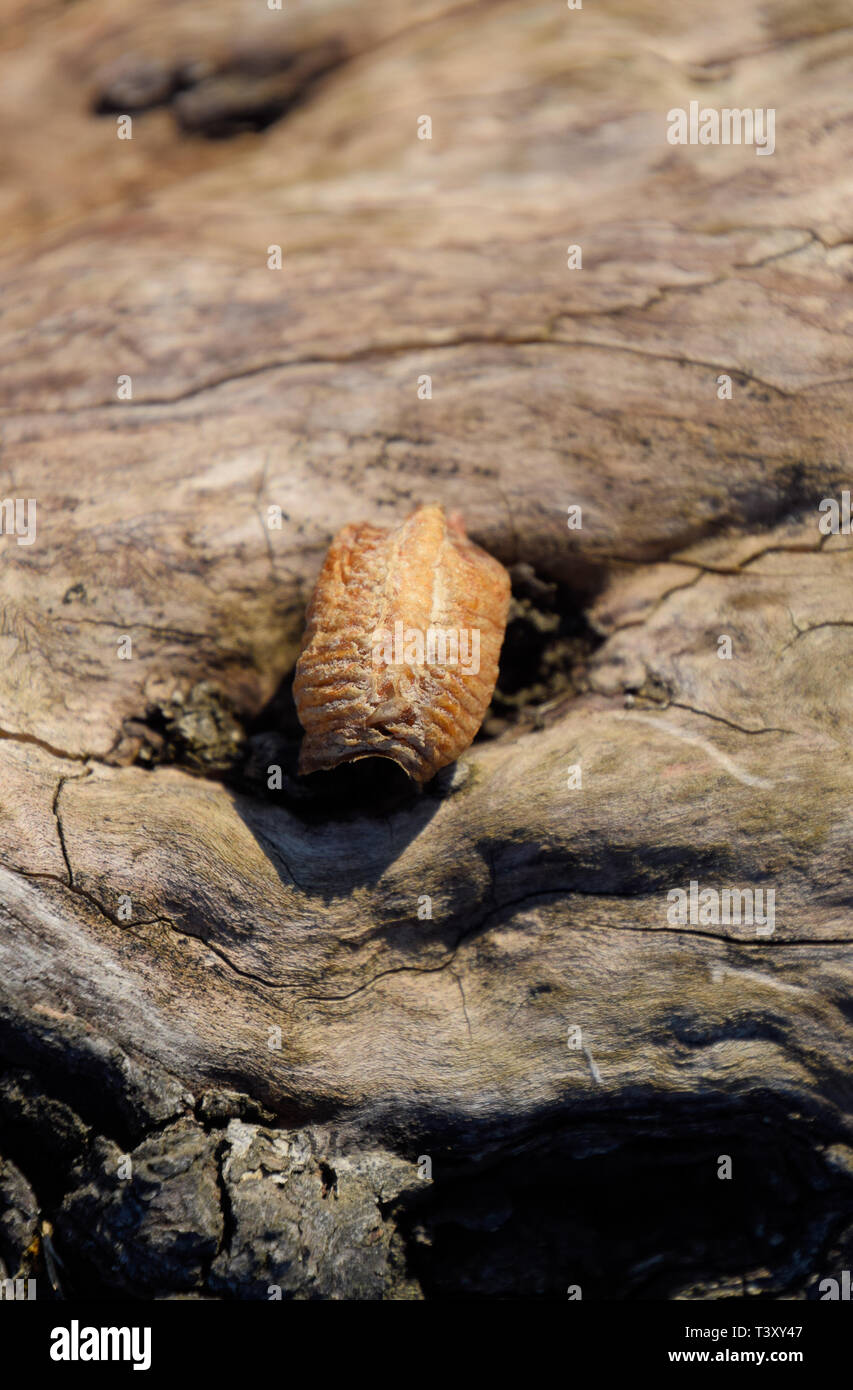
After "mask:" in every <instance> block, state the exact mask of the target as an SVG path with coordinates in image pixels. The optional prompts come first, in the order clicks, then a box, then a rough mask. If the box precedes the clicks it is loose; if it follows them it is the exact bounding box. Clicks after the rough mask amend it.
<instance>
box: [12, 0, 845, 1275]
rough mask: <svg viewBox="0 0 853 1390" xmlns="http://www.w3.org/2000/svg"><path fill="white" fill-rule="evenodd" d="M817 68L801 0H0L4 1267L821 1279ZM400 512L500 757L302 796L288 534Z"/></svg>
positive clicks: (836, 449)
mask: <svg viewBox="0 0 853 1390" xmlns="http://www.w3.org/2000/svg"><path fill="white" fill-rule="evenodd" d="M852 55H853V35H851V30H850V26H849V12H848V11H847V9H846V7H845V6H844V5H842V4H841V3H838V4H833V3H827V4H825V5H821V6H819V7H818V8H817V10H810V9H803V7H802V6H799V5H794V4H793V3H791V0H771V3H769V4H758V3H754V0H746V3H744V0H738V3H735V2H734V0H722V3H721V4H718V5H716V6H715V7H714V10H713V14H711V13H709V14H708V15H704V14H703V15H701V16H700V15H698V14H697V13H695V12H694V10H692V9H689V8H688V9H687V10H685V8H684V7H683V6H680V5H677V4H674V3H669V0H647V3H646V4H645V5H643V6H640V7H625V6H622V5H617V4H606V5H596V6H588V7H586V8H585V9H582V10H577V11H574V10H569V9H567V8H565V7H564V9H563V10H562V11H561V10H560V9H559V7H558V6H557V7H555V6H554V5H541V6H540V5H534V6H533V7H532V8H531V7H530V6H525V5H522V6H518V5H510V4H506V3H489V4H486V3H473V4H471V3H461V4H460V3H457V4H453V3H449V0H424V3H416V2H415V0H409V3H403V0H394V2H393V3H390V4H383V5H382V6H375V5H368V4H367V3H366V0H357V3H350V4H344V3H343V2H342V0H331V3H329V4H326V5H324V6H322V7H312V6H309V5H307V4H304V5H297V6H285V7H284V9H283V11H281V12H278V11H274V10H269V9H267V8H266V7H262V6H260V5H257V6H250V7H246V6H244V5H243V4H238V3H237V0H222V3H219V4H217V6H216V7H215V14H212V13H211V12H210V11H209V8H207V7H198V6H189V5H186V6H177V5H175V4H174V0H168V3H167V0H151V3H150V4H148V5H147V6H145V7H144V11H141V10H140V9H139V7H131V6H127V7H118V9H117V8H116V6H115V4H114V3H113V0H92V3H91V4H89V5H87V6H86V7H83V8H78V7H77V6H68V5H64V4H60V3H58V0H51V2H50V3H48V4H47V5H44V6H41V7H40V9H39V11H38V13H34V12H33V10H32V7H31V6H29V5H24V4H23V3H17V4H16V5H14V6H13V12H12V16H11V20H10V24H9V28H8V33H7V41H6V44H5V46H4V51H3V54H2V56H0V64H2V69H3V77H4V80H3V81H2V82H0V106H2V114H3V120H4V124H5V128H6V130H7V132H8V138H7V144H6V149H5V152H4V160H5V166H6V167H5V174H6V177H5V179H4V187H5V192H4V206H5V217H4V219H3V222H4V227H3V233H2V254H3V261H4V272H5V273H4V280H5V285H6V290H5V309H6V313H5V328H6V335H5V344H6V352H5V365H4V371H3V375H2V384H0V401H2V431H3V462H4V465H5V467H4V483H3V498H4V499H9V500H10V501H11V502H14V500H15V499H20V500H21V501H23V502H27V500H28V499H34V503H35V512H34V513H33V514H32V515H33V517H34V520H35V535H34V537H33V539H32V543H31V544H30V543H28V541H29V537H28V536H27V535H26V534H25V533H23V532H22V533H21V534H19V535H15V534H14V532H13V533H12V534H9V531H10V526H11V518H12V510H13V509H12V508H11V507H10V508H8V509H7V510H6V511H5V512H4V519H5V523H6V524H5V532H6V534H4V535H3V536H2V537H0V546H2V551H3V561H4V566H3V585H2V603H3V626H2V635H0V654H2V658H3V659H2V665H0V764H1V765H2V781H3V787H4V795H3V816H2V821H0V864H2V867H0V884H2V902H1V903H0V912H2V918H3V928H4V929H3V932H2V935H0V1055H2V1059H3V1068H4V1069H3V1074H2V1080H0V1117H2V1124H0V1153H2V1160H0V1260H2V1268H0V1275H2V1276H3V1277H12V1276H14V1275H15V1274H16V1273H17V1272H19V1271H21V1270H23V1271H24V1272H27V1271H34V1270H37V1271H38V1274H39V1277H40V1279H41V1280H42V1283H41V1284H40V1290H43V1296H45V1297H49V1296H51V1291H53V1293H54V1294H55V1295H56V1296H59V1294H60V1293H64V1294H66V1295H67V1294H69V1293H71V1294H81V1293H83V1294H85V1293H92V1292H95V1293H99V1292H100V1293H104V1292H106V1293H110V1294H112V1295H121V1296H135V1297H154V1296H177V1295H181V1296H185V1297H194V1298H205V1297H206V1298H268V1297H271V1296H274V1294H273V1293H271V1290H273V1291H275V1290H278V1291H279V1292H280V1293H281V1295H282V1296H284V1297H296V1298H392V1299H397V1298H424V1297H427V1298H436V1297H454V1298H459V1297H496V1296H502V1297H507V1296H558V1297H565V1294H566V1289H567V1288H572V1289H575V1290H582V1294H583V1297H585V1298H610V1299H620V1298H649V1297H666V1298H716V1297H725V1296H728V1295H733V1294H734V1295H742V1294H748V1295H754V1296H770V1297H789V1298H811V1297H816V1296H818V1295H817V1293H816V1289H817V1286H818V1283H819V1281H820V1280H821V1279H822V1278H825V1277H828V1276H833V1275H835V1274H837V1271H838V1269H839V1268H840V1267H841V1266H842V1265H843V1264H844V1262H845V1261H846V1262H847V1266H848V1267H849V1261H850V1258H851V1255H853V1225H851V1217H850V1195H851V1181H852V1180H853V1092H851V1080H850V1057H851V1046H853V1008H851V984H853V949H851V941H853V913H851V892H850V878H849V867H850V842H851V841H850V836H851V795H850V790H851V738H850V731H851V724H853V687H851V681H850V671H851V654H853V617H851V605H850V598H851V592H853V545H852V544H851V538H850V529H851V528H850V521H849V493H850V490H851V486H853V482H852V481H851V480H853V471H852V470H851V454H850V438H851V433H850V432H851V423H853V407H851V380H853V371H851V366H850V324H851V316H853V289H851V279H853V212H851V206H850V201H849V196H847V195H848V194H849V168H850V157H851V153H853V149H851V125H850V115H849V103H850V97H849V73H850V60H851V56H852ZM694 100H698V101H699V103H700V105H703V106H706V107H712V108H715V109H717V108H721V107H724V106H726V107H733V108H734V107H736V108H757V107H762V108H773V109H774V110H775V111H776V113H777V122H776V137H775V138H776V147H775V151H774V153H773V155H772V157H764V158H762V157H760V156H758V155H757V151H756V148H755V147H754V146H748V145H741V146H739V147H735V146H723V145H702V144H699V145H672V144H670V143H669V142H668V139H667V118H668V113H669V112H670V111H671V110H672V109H673V108H676V109H680V108H683V109H685V110H686V109H688V108H689V105H690V102H691V101H694ZM128 118H129V119H130V125H127V119H128ZM122 122H124V124H122ZM128 132H130V138H123V135H122V133H124V137H126V136H127V133H128ZM572 248H575V249H574V251H573V250H572ZM279 253H280V254H279ZM573 261H574V267H572V262H573ZM845 493H846V496H847V502H848V508H847V511H846V513H845V502H844V498H845ZM431 501H437V502H441V503H443V504H444V505H445V506H446V507H447V508H448V509H451V508H452V509H457V510H459V511H460V512H461V513H462V515H463V517H464V519H465V522H466V525H467V528H468V531H469V534H471V536H472V538H473V539H474V540H475V541H477V543H478V544H480V545H482V546H483V547H485V548H486V549H487V550H489V551H490V552H491V553H492V554H494V555H495V556H496V557H497V558H498V559H500V560H501V561H502V562H503V563H504V564H505V565H506V566H507V567H508V568H509V569H510V571H511V575H512V578H513V592H514V598H513V605H512V609H511V621H510V626H509V629H508V635H507V641H506V645H505V651H504V658H503V664H502V672H501V677H500V680H499V687H498V692H497V694H496V697H495V701H494V703H493V706H492V710H491V712H490V715H489V717H488V718H487V720H486V723H485V725H484V728H483V731H482V733H481V735H480V736H479V738H478V739H477V740H476V741H475V743H474V744H473V745H472V747H471V748H470V749H469V750H468V752H467V753H466V754H465V755H464V756H463V757H462V758H461V759H460V761H459V762H458V763H457V764H456V765H455V766H454V767H452V768H449V769H446V770H445V771H444V772H442V773H441V774H439V776H438V777H437V778H436V779H435V780H434V781H433V782H431V783H430V784H428V786H427V787H426V789H425V790H424V791H423V792H419V791H418V789H417V788H416V787H414V786H413V785H412V784H411V783H410V782H408V780H407V779H406V778H405V777H404V776H403V774H402V773H400V774H399V776H398V775H397V771H396V770H395V769H389V768H388V767H386V766H384V765H383V764H381V763H377V762H375V761H373V760H371V761H369V762H367V763H362V764H358V765H356V766H354V767H352V768H349V769H342V770H341V771H340V773H332V774H317V775H316V776H315V777H314V778H311V779H299V778H297V777H296V773H295V769H296V755H297V750H298V745H299V738H300V730H299V728H298V724H297V723H296V721H295V715H294V709H293V701H292V695H291V689H290V687H291V682H292V675H293V667H294V663H295V659H296V654H297V651H298V646H299V641H300V638H301V632H302V627H303V622H304V614H305V605H306V601H307V597H308V595H309V593H310V590H311V587H312V585H313V582H314V580H315V578H316V575H317V573H318V570H319V567H320V564H321V563H322V559H323V555H324V553H325V551H326V548H327V546H328V544H329V542H330V540H331V538H332V536H333V535H334V533H335V532H336V531H337V530H338V528H339V527H340V526H342V525H344V524H345V523H347V522H350V521H358V520H369V521H371V522H375V523H377V524H380V525H384V524H390V523H392V522H397V521H399V520H400V519H401V518H402V517H404V516H405V515H407V514H408V513H409V512H410V511H411V510H412V508H413V507H414V506H415V505H417V504H418V503H420V502H431ZM833 507H835V508H836V509H837V512H838V516H837V518H836V519H837V522H838V524H837V526H835V527H833V526H832V525H831V522H832V520H833ZM18 542H23V543H18ZM276 770H278V772H277V771H276ZM279 774H280V775H279ZM679 894H681V895H682V896H681V897H679ZM768 909H769V910H768ZM679 913H680V914H681V915H679ZM44 1221H49V1222H50V1223H51V1226H52V1228H53V1236H52V1240H51V1241H50V1242H48V1241H46V1240H45V1234H46V1232H45V1228H44V1227H43V1225H42V1223H43V1222H44ZM51 1251H53V1255H55V1256H56V1257H58V1261H59V1262H60V1263H59V1265H57V1263H56V1261H55V1260H54V1259H53V1258H52V1256H51Z"/></svg>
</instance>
